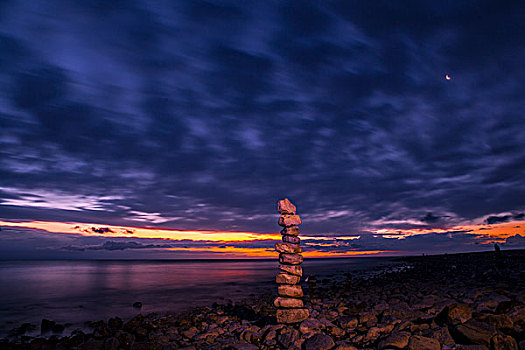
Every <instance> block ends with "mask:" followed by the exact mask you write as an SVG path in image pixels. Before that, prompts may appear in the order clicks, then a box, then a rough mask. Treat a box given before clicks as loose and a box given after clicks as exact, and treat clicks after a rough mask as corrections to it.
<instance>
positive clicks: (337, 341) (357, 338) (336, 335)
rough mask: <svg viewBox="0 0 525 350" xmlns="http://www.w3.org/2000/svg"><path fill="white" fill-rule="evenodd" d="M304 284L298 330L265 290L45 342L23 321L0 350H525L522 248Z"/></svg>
mask: <svg viewBox="0 0 525 350" xmlns="http://www.w3.org/2000/svg"><path fill="white" fill-rule="evenodd" d="M303 287H304V290H305V292H304V299H303V300H304V304H305V307H306V308H307V309H308V311H309V318H308V319H306V320H304V321H302V322H300V323H296V324H278V323H277V320H276V309H275V307H274V304H273V300H274V299H275V296H276V295H275V294H265V295H259V296H256V297H254V298H252V299H250V300H245V301H244V302H240V303H233V302H226V303H224V304H213V305H211V306H210V307H206V308H198V309H193V310H191V311H188V312H184V313H180V314H174V315H159V314H148V315H137V316H136V317H134V318H133V319H131V320H126V321H125V322H124V321H123V320H121V319H120V318H118V317H115V318H111V319H109V320H107V321H97V322H90V323H89V324H88V326H89V331H82V330H77V331H74V332H73V333H72V334H71V335H69V336H60V335H59V334H54V335H50V336H49V334H51V333H53V331H54V332H55V333H59V332H60V327H59V325H58V326H57V325H53V324H52V322H51V323H49V322H48V321H45V322H42V324H41V325H39V326H38V327H41V328H42V329H41V330H42V333H43V335H47V336H38V337H31V336H27V335H25V334H26V332H27V331H28V330H30V329H31V328H32V327H37V326H34V325H23V326H21V327H19V328H16V329H14V330H13V331H12V332H11V335H10V336H9V337H8V338H6V339H4V340H3V341H0V349H82V350H88V349H115V350H116V349H307V350H314V349H315V350H322V349H338V350H343V349H347V350H348V349H413V350H416V349H418V350H424V349H471V350H482V349H495V350H500V349H501V350H503V349H520V350H524V349H525V251H523V250H513V251H502V252H501V255H498V256H497V255H496V254H495V253H493V252H486V253H471V254H449V255H439V256H424V257H408V258H404V259H399V265H395V267H392V268H390V269H387V270H383V271H382V272H380V273H377V274H375V275H373V277H366V275H363V276H362V275H360V274H352V275H350V274H347V275H346V280H344V281H341V280H340V279H338V280H337V281H336V279H335V278H324V279H320V280H319V281H318V283H317V285H316V286H315V288H312V287H310V286H309V285H308V283H303ZM38 327H37V328H38ZM53 327H55V329H54V330H53Z"/></svg>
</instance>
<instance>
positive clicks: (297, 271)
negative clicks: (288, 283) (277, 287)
mask: <svg viewBox="0 0 525 350" xmlns="http://www.w3.org/2000/svg"><path fill="white" fill-rule="evenodd" d="M279 269H281V271H283V272H286V273H289V274H292V275H296V276H302V275H303V268H302V267H301V266H300V265H279Z"/></svg>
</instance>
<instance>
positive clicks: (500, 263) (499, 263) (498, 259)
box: [494, 243, 504, 270]
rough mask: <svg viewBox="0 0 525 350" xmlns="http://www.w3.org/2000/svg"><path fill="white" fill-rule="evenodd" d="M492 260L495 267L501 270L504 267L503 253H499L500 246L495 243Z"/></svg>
mask: <svg viewBox="0 0 525 350" xmlns="http://www.w3.org/2000/svg"><path fill="white" fill-rule="evenodd" d="M494 252H495V253H494V260H495V261H496V268H497V269H498V270H502V269H503V268H504V264H503V255H502V253H501V248H500V247H499V245H498V244H497V243H495V244H494Z"/></svg>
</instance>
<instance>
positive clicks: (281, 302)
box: [273, 297, 304, 309]
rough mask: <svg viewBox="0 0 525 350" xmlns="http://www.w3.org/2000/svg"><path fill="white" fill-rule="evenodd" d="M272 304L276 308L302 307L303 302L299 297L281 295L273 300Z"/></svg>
mask: <svg viewBox="0 0 525 350" xmlns="http://www.w3.org/2000/svg"><path fill="white" fill-rule="evenodd" d="M273 305H275V307H278V308H294V309H297V308H303V307H304V303H303V301H302V300H301V299H296V298H283V297H277V298H276V299H275V300H274V301H273Z"/></svg>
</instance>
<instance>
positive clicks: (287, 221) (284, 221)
mask: <svg viewBox="0 0 525 350" xmlns="http://www.w3.org/2000/svg"><path fill="white" fill-rule="evenodd" d="M278 223H279V226H286V227H287V226H296V225H301V218H300V217H299V215H281V216H279V222H278Z"/></svg>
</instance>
